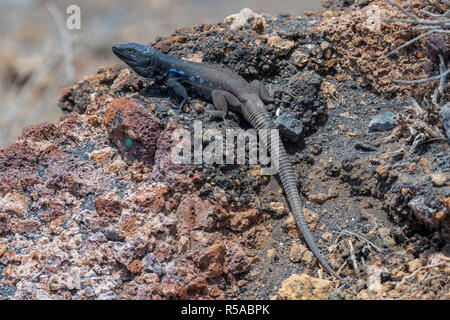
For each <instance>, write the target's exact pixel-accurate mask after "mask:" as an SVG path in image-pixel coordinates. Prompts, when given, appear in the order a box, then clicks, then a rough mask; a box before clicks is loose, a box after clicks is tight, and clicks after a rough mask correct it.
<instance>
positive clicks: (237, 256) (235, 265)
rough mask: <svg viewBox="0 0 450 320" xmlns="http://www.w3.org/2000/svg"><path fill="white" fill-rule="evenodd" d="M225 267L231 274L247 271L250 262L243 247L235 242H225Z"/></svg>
mask: <svg viewBox="0 0 450 320" xmlns="http://www.w3.org/2000/svg"><path fill="white" fill-rule="evenodd" d="M226 248H227V253H226V258H225V259H226V268H227V270H228V272H231V273H232V274H233V275H237V274H239V273H242V272H245V271H248V270H249V269H250V266H251V263H250V260H249V258H248V256H247V254H246V253H245V251H244V249H243V248H242V247H241V246H240V245H239V244H237V243H235V242H231V241H229V242H227V246H226Z"/></svg>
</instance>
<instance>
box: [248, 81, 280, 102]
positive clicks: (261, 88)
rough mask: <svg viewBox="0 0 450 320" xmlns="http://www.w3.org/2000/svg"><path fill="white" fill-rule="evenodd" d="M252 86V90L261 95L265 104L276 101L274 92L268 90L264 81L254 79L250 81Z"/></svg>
mask: <svg viewBox="0 0 450 320" xmlns="http://www.w3.org/2000/svg"><path fill="white" fill-rule="evenodd" d="M250 86H251V88H252V91H253V92H254V93H256V94H257V95H259V97H260V98H261V100H262V101H263V102H264V103H265V104H268V103H273V102H275V98H274V94H273V92H272V91H269V90H267V88H266V86H265V85H264V83H263V82H261V81H259V80H253V81H252V82H250Z"/></svg>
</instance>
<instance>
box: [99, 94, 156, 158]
mask: <svg viewBox="0 0 450 320" xmlns="http://www.w3.org/2000/svg"><path fill="white" fill-rule="evenodd" d="M103 123H104V124H105V126H106V128H107V130H108V134H109V137H110V138H111V140H112V141H113V142H114V144H115V145H116V146H117V148H119V150H120V151H121V152H122V153H123V154H124V156H125V158H126V160H127V161H128V162H133V161H142V162H143V163H144V164H145V165H147V166H152V165H153V163H154V157H155V152H156V149H157V147H158V145H157V141H158V138H159V134H160V133H161V131H162V130H163V128H164V126H163V125H162V124H161V123H160V122H159V120H158V119H156V118H155V117H153V116H152V115H151V114H150V113H149V112H148V111H147V110H146V109H145V108H144V107H143V106H142V105H141V104H140V103H139V102H138V101H137V100H135V99H130V98H121V99H116V100H113V101H112V102H111V103H110V104H109V106H108V109H107V110H106V112H105V116H104V119H103Z"/></svg>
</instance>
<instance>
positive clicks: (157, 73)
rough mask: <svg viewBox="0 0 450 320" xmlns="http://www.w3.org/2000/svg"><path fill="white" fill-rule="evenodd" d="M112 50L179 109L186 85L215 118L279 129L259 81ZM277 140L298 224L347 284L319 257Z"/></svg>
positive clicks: (125, 48)
mask: <svg viewBox="0 0 450 320" xmlns="http://www.w3.org/2000/svg"><path fill="white" fill-rule="evenodd" d="M112 49H113V52H114V54H115V55H116V56H118V57H119V58H120V59H121V60H123V61H124V62H125V63H126V64H128V65H129V66H130V67H131V68H132V69H133V70H134V71H135V72H136V73H138V74H139V75H141V76H143V77H146V78H153V79H158V80H161V81H164V83H165V84H166V85H167V87H169V88H171V89H173V90H174V92H175V94H176V95H178V96H180V97H181V98H182V101H181V103H180V104H179V106H182V105H183V104H184V103H185V102H186V99H187V92H186V89H185V87H184V86H183V85H186V86H188V87H190V88H191V89H193V91H194V92H196V93H197V94H199V95H200V96H202V97H204V98H206V99H212V101H213V104H214V107H215V110H214V111H212V113H211V116H212V117H225V115H226V114H227V111H228V109H231V110H233V111H237V112H239V113H241V114H242V115H243V116H244V118H245V119H246V120H247V121H248V122H249V123H250V124H251V125H252V126H253V128H255V130H256V131H257V132H258V133H259V132H261V130H262V129H276V127H275V124H274V122H273V121H272V119H271V116H270V115H269V113H268V112H267V110H266V107H265V103H271V102H273V101H274V99H273V96H272V95H271V94H270V93H269V91H268V90H267V89H266V87H265V86H264V84H263V83H262V82H260V81H258V80H254V81H252V82H250V83H249V82H247V81H246V80H245V79H244V78H242V77H241V76H240V75H238V74H237V73H235V72H233V71H231V70H229V69H226V68H223V67H220V66H216V65H209V64H204V63H196V62H191V61H185V60H180V59H177V58H174V57H171V56H168V55H165V54H163V53H161V52H159V51H158V50H156V49H154V48H152V47H150V46H145V45H141V44H137V43H128V44H117V45H114V46H113V48H112ZM260 137H264V135H260ZM276 139H278V141H277V142H278V146H279V150H278V151H279V152H277V153H276V155H277V157H278V159H274V157H273V156H272V161H275V162H277V160H279V161H278V163H279V170H278V174H279V176H280V179H281V183H282V185H283V188H284V191H285V193H286V195H287V198H288V201H289V205H290V207H291V209H292V212H293V214H294V217H295V221H296V223H297V225H298V227H299V228H300V230H301V232H302V234H303V237H304V239H305V241H306V243H307V244H308V246H309V248H310V249H311V251H312V252H313V254H314V255H315V256H316V258H317V259H318V260H319V262H320V263H321V264H322V266H323V267H324V268H325V269H326V270H327V271H328V272H329V273H330V274H332V275H333V276H334V277H336V278H338V279H339V280H341V281H342V282H344V280H343V279H342V278H341V277H340V276H339V275H338V274H337V273H336V272H335V271H334V270H333V269H332V268H331V267H330V265H329V264H328V262H327V261H326V260H325V259H324V257H323V256H322V255H321V254H320V251H319V249H318V247H317V245H316V243H315V241H314V238H313V236H312V234H311V232H310V231H309V228H308V226H307V224H306V221H305V217H304V215H303V210H302V203H301V200H300V195H299V193H298V189H297V181H296V180H295V178H294V172H293V171H292V167H291V164H290V162H289V159H288V156H287V153H286V150H285V149H284V146H283V144H282V142H281V141H280V140H279V139H280V138H279V137H278V135H276ZM264 142H265V143H266V144H267V147H268V148H270V143H269V142H268V141H267V140H265V141H264Z"/></svg>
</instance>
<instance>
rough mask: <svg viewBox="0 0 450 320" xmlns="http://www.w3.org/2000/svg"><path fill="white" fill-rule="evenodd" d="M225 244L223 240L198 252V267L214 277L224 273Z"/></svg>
mask: <svg viewBox="0 0 450 320" xmlns="http://www.w3.org/2000/svg"><path fill="white" fill-rule="evenodd" d="M225 252H226V249H225V245H224V243H223V242H221V243H219V244H216V245H213V246H211V247H209V248H207V249H204V250H203V251H200V252H199V253H197V255H196V258H195V262H196V265H197V266H198V268H200V270H202V271H203V272H205V274H206V275H207V276H208V278H210V279H213V278H217V277H219V276H221V275H222V274H223V271H224V270H223V269H224V263H225Z"/></svg>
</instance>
